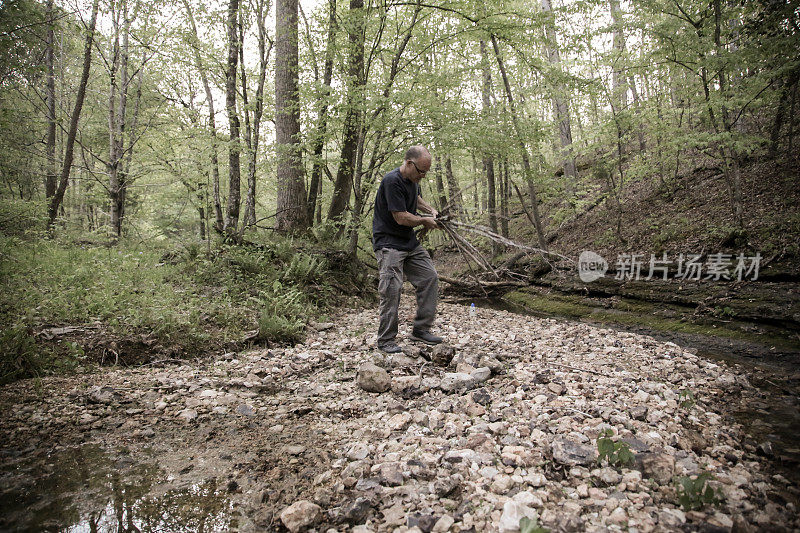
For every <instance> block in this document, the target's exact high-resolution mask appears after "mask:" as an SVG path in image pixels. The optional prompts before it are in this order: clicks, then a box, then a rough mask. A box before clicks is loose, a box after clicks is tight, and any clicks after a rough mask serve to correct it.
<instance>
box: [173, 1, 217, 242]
mask: <svg viewBox="0 0 800 533" xmlns="http://www.w3.org/2000/svg"><path fill="white" fill-rule="evenodd" d="M183 5H184V7H185V8H186V14H187V16H188V17H189V23H190V24H191V27H192V50H193V51H194V62H195V67H196V68H197V71H198V72H199V73H200V80H201V81H202V83H203V89H204V90H205V93H206V102H207V103H208V129H209V133H210V135H211V177H212V181H213V185H214V219H215V222H214V229H215V230H216V231H217V232H222V227H223V225H224V220H223V218H222V200H221V199H220V193H219V161H218V159H217V146H218V142H217V125H216V118H215V117H216V113H215V111H214V94H213V93H212V92H211V84H209V83H208V74H207V73H206V69H205V67H204V66H203V61H202V59H201V58H200V39H199V38H198V37H197V25H196V24H195V21H194V14H193V13H192V8H191V6H190V5H189V0H183Z"/></svg>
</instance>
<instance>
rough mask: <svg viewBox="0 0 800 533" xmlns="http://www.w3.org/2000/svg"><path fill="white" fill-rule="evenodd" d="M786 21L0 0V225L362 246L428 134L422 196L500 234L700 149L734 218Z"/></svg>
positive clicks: (515, 9) (757, 143)
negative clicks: (271, 233)
mask: <svg viewBox="0 0 800 533" xmlns="http://www.w3.org/2000/svg"><path fill="white" fill-rule="evenodd" d="M798 21H800V10H798V6H797V4H796V3H795V2H785V1H775V0H761V1H756V2H738V1H723V0H711V1H703V2H699V1H693V0H647V1H642V2H631V3H627V2H620V1H619V0H603V1H599V0H598V1H564V2H551V1H550V0H541V1H537V2H528V1H500V2H472V1H435V2H422V1H417V2H415V1H401V2H374V1H367V2H364V0H351V1H350V2H349V3H348V2H336V1H335V0H330V1H327V2H325V1H320V2H303V3H299V4H298V2H297V1H296V0H278V1H277V2H276V3H273V2H272V1H271V0H247V1H245V0H242V1H241V2H240V1H239V0H231V1H230V2H227V3H223V2H217V3H214V2H211V3H208V2H197V1H195V0H181V1H176V2H158V3H156V2H143V1H140V0H111V1H107V0H94V1H93V2H92V3H91V4H89V3H85V2H77V3H74V2H66V3H59V2H56V1H55V0H48V1H47V2H35V1H31V0H20V1H11V2H4V3H3V5H2V7H0V26H1V27H0V40H2V47H1V48H2V52H1V55H0V94H2V99H0V106H2V107H1V108H0V120H1V121H2V127H1V128H0V146H1V147H2V149H0V175H1V176H2V189H0V190H2V192H1V193H0V194H1V195H2V202H3V204H2V205H3V207H2V209H3V213H2V217H3V219H4V220H3V225H4V226H8V225H14V224H22V221H23V219H24V220H27V221H29V222H30V221H31V217H32V218H33V219H35V224H34V223H33V222H31V224H33V225H35V226H36V227H37V228H38V229H39V230H41V229H42V228H43V227H44V226H46V227H47V228H49V231H50V232H51V233H64V232H68V233H69V232H73V233H76V232H77V233H81V232H95V233H98V234H100V235H107V236H110V237H111V238H112V239H117V238H119V237H122V236H126V235H128V236H133V235H135V236H136V238H137V239H144V240H151V239H169V238H172V237H174V236H176V235H181V236H184V237H191V236H193V235H196V236H197V237H199V238H200V239H208V238H210V236H211V235H212V234H213V233H215V232H216V233H218V234H221V235H224V236H225V237H226V238H227V239H229V240H232V241H235V242H236V241H240V240H242V239H243V238H244V236H245V235H246V234H247V232H248V231H254V230H257V229H258V228H260V229H262V230H263V229H269V230H277V231H278V232H281V233H297V232H304V231H307V230H308V228H309V227H311V226H312V225H313V226H325V227H332V228H333V229H334V230H335V234H336V235H339V236H349V238H348V239H347V240H348V243H349V247H350V249H351V250H356V248H357V245H358V242H359V240H360V241H361V243H362V245H363V243H364V242H366V241H368V239H369V231H368V228H369V219H370V210H371V203H372V196H373V194H374V190H375V189H376V187H377V183H378V182H379V181H380V178H381V176H382V175H383V174H384V173H385V172H387V171H388V170H390V169H391V168H394V167H395V166H397V165H398V164H399V162H400V160H401V157H402V155H401V154H402V152H403V151H404V149H405V148H407V147H408V146H409V145H410V144H415V143H421V144H425V145H427V146H428V147H429V148H430V150H431V152H432V153H433V155H434V165H433V172H432V174H433V176H431V179H428V180H426V182H425V183H424V189H423V191H424V194H425V195H427V196H428V197H429V198H431V199H433V201H434V203H436V204H438V205H439V206H440V207H441V206H444V205H449V206H450V208H451V209H452V210H453V211H454V212H458V213H463V214H464V215H466V216H468V217H475V218H481V220H484V219H485V222H486V223H488V224H489V225H490V226H491V227H492V228H493V229H494V230H495V231H497V232H502V233H503V234H504V235H506V236H508V233H509V228H508V220H509V204H510V203H511V202H514V201H517V200H521V201H523V205H522V206H519V207H523V206H525V205H527V207H526V211H529V216H528V218H529V220H528V222H529V223H530V225H529V226H528V229H524V228H522V229H520V231H521V232H523V233H525V232H530V234H531V235H533V237H532V238H531V239H530V240H531V241H532V242H534V243H536V242H537V241H538V244H540V245H546V240H547V238H548V236H549V235H550V234H552V233H553V232H554V231H555V230H556V229H557V228H558V227H559V225H560V224H562V223H563V222H564V221H565V220H567V219H568V218H570V217H574V216H575V215H576V214H578V213H579V212H580V211H581V209H583V208H584V207H585V206H586V205H588V204H590V203H592V202H595V201H597V199H598V197H603V198H605V199H606V201H611V202H613V201H615V200H617V201H618V200H619V197H620V195H621V193H622V191H623V190H624V189H625V188H626V187H628V186H629V184H631V183H636V182H640V181H649V182H653V183H660V184H664V183H669V182H670V181H671V180H674V179H675V178H676V177H677V176H679V175H682V174H683V173H685V172H687V171H689V170H690V169H692V168H695V167H697V166H700V165H710V166H714V167H718V168H719V169H720V171H721V173H722V174H723V175H724V182H725V184H726V186H727V191H726V196H727V201H728V203H729V210H730V213H731V216H732V220H733V222H734V223H735V224H736V225H738V226H739V227H743V226H744V225H745V224H746V221H745V220H743V217H745V213H744V209H743V203H744V201H745V200H744V198H745V197H746V196H747V193H748V191H747V190H743V189H744V187H745V185H743V180H742V168H743V166H744V165H746V164H747V162H748V161H749V160H750V159H752V158H753V157H757V156H770V157H782V156H785V155H786V154H791V153H792V152H793V150H794V145H795V141H794V137H795V130H796V126H797V124H796V116H797V113H796V100H797V84H798V74H799V73H800V53H799V52H800V51H799V50H798V43H800V39H798ZM473 184H474V185H473ZM517 193H519V196H517ZM543 206H546V208H543ZM22 213H28V215H29V216H23V214H22ZM23 225H24V224H23ZM512 231H513V229H512ZM526 239H527V237H526ZM543 247H544V246H543Z"/></svg>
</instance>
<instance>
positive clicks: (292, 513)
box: [280, 500, 322, 533]
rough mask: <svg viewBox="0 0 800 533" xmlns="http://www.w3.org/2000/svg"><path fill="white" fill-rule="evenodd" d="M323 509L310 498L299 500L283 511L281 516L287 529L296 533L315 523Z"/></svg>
mask: <svg viewBox="0 0 800 533" xmlns="http://www.w3.org/2000/svg"><path fill="white" fill-rule="evenodd" d="M321 511H322V509H321V508H320V506H319V505H317V504H315V503H311V502H310V501H308V500H299V501H296V502H294V503H293V504H292V505H290V506H289V507H287V508H286V509H284V510H283V511H281V515H280V518H281V522H283V525H284V526H285V527H286V529H288V530H289V531H291V532H292V533H296V532H298V531H301V530H303V529H306V528H308V527H309V526H311V525H312V524H314V523H315V522H316V521H317V520H318V519H319V517H320V512H321Z"/></svg>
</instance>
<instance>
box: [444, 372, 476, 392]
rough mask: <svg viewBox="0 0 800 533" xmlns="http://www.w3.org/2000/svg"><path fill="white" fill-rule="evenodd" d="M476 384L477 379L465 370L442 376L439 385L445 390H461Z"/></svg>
mask: <svg viewBox="0 0 800 533" xmlns="http://www.w3.org/2000/svg"><path fill="white" fill-rule="evenodd" d="M474 386H475V380H474V379H473V377H472V376H471V375H470V374H465V373H463V372H452V373H447V374H445V375H444V377H443V378H442V381H441V383H440V384H439V387H440V388H441V389H442V390H443V391H445V392H461V391H466V390H469V389H471V388H472V387H474Z"/></svg>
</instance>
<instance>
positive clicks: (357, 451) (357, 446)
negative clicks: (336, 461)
mask: <svg viewBox="0 0 800 533" xmlns="http://www.w3.org/2000/svg"><path fill="white" fill-rule="evenodd" d="M368 455H369V447H368V446H367V445H366V444H364V443H363V442H356V443H353V444H352V445H351V446H350V448H349V449H348V450H347V458H348V459H350V460H351V461H361V460H363V459H366V458H367V456H368Z"/></svg>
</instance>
